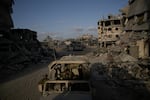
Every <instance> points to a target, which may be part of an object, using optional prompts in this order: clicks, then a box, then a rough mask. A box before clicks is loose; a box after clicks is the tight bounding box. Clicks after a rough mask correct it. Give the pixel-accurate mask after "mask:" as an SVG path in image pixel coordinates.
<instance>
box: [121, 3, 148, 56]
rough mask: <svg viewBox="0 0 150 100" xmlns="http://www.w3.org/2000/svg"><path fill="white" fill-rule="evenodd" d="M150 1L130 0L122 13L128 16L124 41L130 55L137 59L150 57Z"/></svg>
mask: <svg viewBox="0 0 150 100" xmlns="http://www.w3.org/2000/svg"><path fill="white" fill-rule="evenodd" d="M149 5H150V1H149V0H129V5H128V6H127V7H125V8H123V9H122V10H121V11H122V13H123V14H125V15H126V21H125V36H124V37H127V40H124V42H126V43H127V44H128V47H129V51H130V52H129V53H130V55H131V56H133V57H136V58H148V57H149V56H150V6H149Z"/></svg>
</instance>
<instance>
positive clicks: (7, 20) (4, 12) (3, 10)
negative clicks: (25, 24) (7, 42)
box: [0, 0, 14, 31]
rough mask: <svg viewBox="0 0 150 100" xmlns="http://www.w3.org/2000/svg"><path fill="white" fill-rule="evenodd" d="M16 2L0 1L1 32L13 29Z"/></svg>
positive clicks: (11, 0)
mask: <svg viewBox="0 0 150 100" xmlns="http://www.w3.org/2000/svg"><path fill="white" fill-rule="evenodd" d="M13 4H14V0H0V31H8V30H9V29H10V28H12V27H13V21H12V18H11V13H12V5H13Z"/></svg>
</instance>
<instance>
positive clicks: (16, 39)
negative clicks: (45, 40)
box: [0, 0, 42, 79]
mask: <svg viewBox="0 0 150 100" xmlns="http://www.w3.org/2000/svg"><path fill="white" fill-rule="evenodd" d="M13 4H14V1H13V0H0V79H2V78H5V76H9V75H11V73H14V72H17V71H19V70H22V69H23V68H24V67H26V64H29V63H37V62H38V61H39V60H40V59H41V56H42V53H41V50H42V48H41V45H40V43H39V41H38V40H37V33H36V32H35V31H31V30H29V29H12V28H13V21H12V18H11V13H12V5H13Z"/></svg>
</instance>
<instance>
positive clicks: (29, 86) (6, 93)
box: [0, 65, 48, 100]
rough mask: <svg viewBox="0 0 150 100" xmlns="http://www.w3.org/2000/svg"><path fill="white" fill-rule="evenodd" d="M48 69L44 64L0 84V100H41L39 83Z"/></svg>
mask: <svg viewBox="0 0 150 100" xmlns="http://www.w3.org/2000/svg"><path fill="white" fill-rule="evenodd" d="M47 71H48V70H47V66H45V65H44V66H42V68H41V69H39V70H36V71H34V72H32V73H29V74H27V75H24V76H22V77H19V78H16V79H14V80H11V81H8V82H6V83H3V84H0V100H40V93H39V92H38V88H37V83H38V81H39V80H40V79H41V78H42V76H43V74H45V73H47Z"/></svg>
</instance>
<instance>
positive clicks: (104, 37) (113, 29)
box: [98, 15, 123, 47]
mask: <svg viewBox="0 0 150 100" xmlns="http://www.w3.org/2000/svg"><path fill="white" fill-rule="evenodd" d="M122 29H123V22H122V16H120V15H117V16H113V15H109V16H108V18H107V19H102V20H99V21H98V41H99V43H100V46H101V47H106V46H107V45H111V44H114V43H115V42H116V41H117V40H118V38H119V36H120V34H121V32H122Z"/></svg>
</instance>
